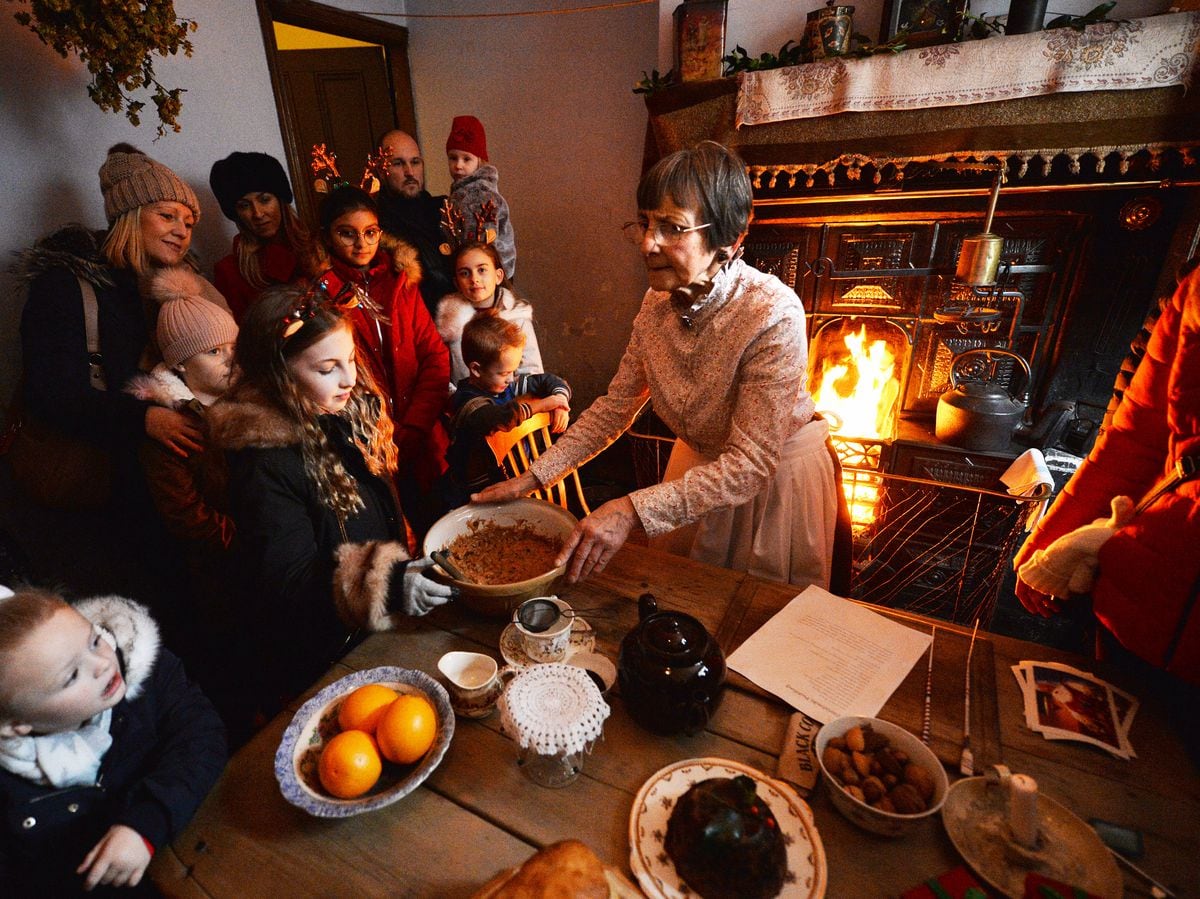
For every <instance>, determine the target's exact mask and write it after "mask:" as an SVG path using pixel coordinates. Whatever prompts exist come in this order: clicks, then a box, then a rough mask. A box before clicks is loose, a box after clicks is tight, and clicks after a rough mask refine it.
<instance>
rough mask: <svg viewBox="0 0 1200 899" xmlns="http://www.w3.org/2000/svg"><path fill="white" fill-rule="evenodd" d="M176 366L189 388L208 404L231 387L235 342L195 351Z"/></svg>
mask: <svg viewBox="0 0 1200 899" xmlns="http://www.w3.org/2000/svg"><path fill="white" fill-rule="evenodd" d="M175 368H176V370H177V371H178V372H179V375H180V377H182V378H183V383H185V384H187V386H188V389H189V390H190V391H192V393H194V394H195V395H196V396H197V398H199V400H200V402H202V403H204V404H205V405H207V404H208V403H210V402H212V401H213V400H215V399H216V398H217V397H219V396H220V395H221V394H223V393H224V392H225V391H226V390H227V389H228V388H229V375H230V374H231V373H232V371H233V344H232V343H223V344H221V345H220V346H215V347H213V348H212V349H211V350H205V351H204V352H203V353H193V354H192V355H191V356H188V358H186V359H184V360H183V361H182V362H180V363H179V365H177V366H175Z"/></svg>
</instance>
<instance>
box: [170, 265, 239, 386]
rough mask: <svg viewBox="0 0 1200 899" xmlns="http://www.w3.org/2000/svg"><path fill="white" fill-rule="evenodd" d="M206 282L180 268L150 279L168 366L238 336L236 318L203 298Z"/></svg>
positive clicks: (228, 341)
mask: <svg viewBox="0 0 1200 899" xmlns="http://www.w3.org/2000/svg"><path fill="white" fill-rule="evenodd" d="M206 286H207V285H206V284H205V283H204V281H203V279H202V278H201V277H200V276H199V275H196V274H194V273H192V272H190V271H188V270H186V269H182V268H176V269H167V270H164V271H163V272H162V273H161V274H159V275H156V276H155V277H154V278H153V279H152V280H151V282H150V291H149V292H150V295H151V296H153V297H154V298H155V299H156V300H158V301H159V302H160V303H162V307H161V308H160V309H159V310H158V330H157V332H156V334H157V337H158V348H159V350H160V351H161V352H162V357H163V362H165V363H166V365H167V367H168V368H174V367H175V366H176V365H178V364H179V363H180V362H185V361H187V360H188V359H190V358H192V356H194V355H196V354H197V353H204V352H207V351H208V350H211V349H212V348H213V347H218V346H221V345H222V344H226V343H234V342H235V341H236V340H237V335H238V326H237V322H235V321H234V320H233V316H232V315H230V314H229V313H228V312H226V311H225V310H224V309H222V308H221V307H220V306H218V305H217V304H216V303H213V302H210V301H209V300H206V299H205V298H204V293H205V290H204V288H205V287H206Z"/></svg>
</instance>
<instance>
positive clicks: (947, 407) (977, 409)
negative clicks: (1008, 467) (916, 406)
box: [934, 348, 1030, 452]
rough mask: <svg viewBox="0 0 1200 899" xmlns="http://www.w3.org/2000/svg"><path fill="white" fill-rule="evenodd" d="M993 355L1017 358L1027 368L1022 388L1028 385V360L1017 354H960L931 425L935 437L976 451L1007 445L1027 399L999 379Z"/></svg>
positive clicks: (980, 351) (986, 351) (977, 351)
mask: <svg viewBox="0 0 1200 899" xmlns="http://www.w3.org/2000/svg"><path fill="white" fill-rule="evenodd" d="M981 357H982V359H983V360H984V361H983V362H982V363H980V362H979V361H978V360H979V359H980V358H981ZM997 357H1000V358H1009V359H1015V360H1016V361H1017V362H1018V363H1020V366H1021V369H1022V371H1024V372H1025V383H1024V384H1023V385H1022V386H1021V390H1022V391H1024V390H1026V389H1028V387H1029V378H1030V372H1029V363H1028V362H1026V361H1025V360H1024V359H1023V358H1022V357H1020V356H1018V355H1017V354H1016V353H1013V352H1010V351H1008V350H994V349H988V348H980V349H973V350H967V351H966V352H964V353H959V354H958V355H957V356H955V357H954V361H953V362H951V363H950V389H949V390H947V391H946V392H945V393H943V394H942V395H941V396H940V397H938V404H937V419H936V422H935V426H934V433H936V434H937V438H938V440H941V441H944V442H945V443H949V444H952V445H953V446H960V447H962V448H963V449H968V450H975V451H977V452H1003V451H1004V450H1006V449H1008V445H1009V442H1010V441H1011V440H1012V436H1013V431H1014V430H1015V429H1016V427H1017V425H1019V424H1020V423H1021V419H1022V418H1023V417H1024V416H1025V406H1026V404H1025V401H1024V399H1023V397H1021V395H1020V394H1017V393H1016V392H1014V391H1012V390H1010V389H1009V388H1006V387H1005V386H1004V385H1003V384H1002V383H1001V382H1000V380H999V379H998V378H997V372H996V369H997V361H998V360H997Z"/></svg>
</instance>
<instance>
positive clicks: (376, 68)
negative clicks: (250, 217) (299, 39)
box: [257, 0, 416, 222]
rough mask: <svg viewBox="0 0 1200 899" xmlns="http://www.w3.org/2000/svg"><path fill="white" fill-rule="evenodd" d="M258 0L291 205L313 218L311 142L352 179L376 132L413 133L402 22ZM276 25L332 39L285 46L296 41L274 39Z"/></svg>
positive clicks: (289, 0)
mask: <svg viewBox="0 0 1200 899" xmlns="http://www.w3.org/2000/svg"><path fill="white" fill-rule="evenodd" d="M257 5H258V14H259V21H260V22H261V24H262V30H263V43H264V45H265V47H266V50H267V65H268V67H269V68H270V72H271V87H272V90H273V91H274V93H275V107H276V110H277V111H278V115H279V126H280V130H281V132H282V134H283V144H284V149H285V151H286V152H287V164H288V169H289V172H290V174H291V179H292V189H293V192H294V193H295V195H296V207H297V209H298V211H299V213H300V215H301V217H302V218H304V219H305V220H306V221H308V222H314V221H315V220H316V208H317V202H318V200H317V194H316V192H315V191H314V190H313V184H312V180H313V179H312V175H311V166H310V160H311V152H312V147H313V145H314V144H321V143H323V144H325V145H326V147H328V148H329V150H331V151H332V152H334V153H336V154H337V157H338V168H339V171H340V173H341V175H342V177H343V178H344V179H345V180H347V181H349V182H350V183H351V184H357V183H358V180H359V177H360V176H361V174H362V170H363V166H364V165H365V163H366V160H367V155H368V154H369V153H372V152H374V150H375V149H376V141H377V140H378V138H379V135H380V134H382V133H383V132H385V131H387V130H389V129H392V128H401V129H403V130H405V131H408V132H409V133H415V132H416V116H415V113H414V108H413V98H412V80H411V77H410V74H409V68H408V29H407V28H403V27H401V26H398V25H390V24H388V23H386V22H380V21H378V20H376V19H370V18H367V17H366V16H360V15H357V14H355V13H349V12H343V11H341V10H337V9H332V8H330V7H327V6H322V5H321V4H319V3H312V2H308V0H257ZM276 24H279V25H280V26H283V27H284V29H287V30H290V31H295V29H303V30H304V31H305V32H306V33H307V34H308V35H309V36H310V37H316V38H321V37H331V38H333V39H332V40H316V41H313V42H311V43H310V45H313V46H319V49H285V47H290V46H296V43H295V42H294V41H292V40H290V39H288V40H284V41H281V40H280V38H279V36H278V35H279V33H280V31H279V30H278V29H277V28H276ZM288 26H291V28H290V29H288ZM314 33H316V34H314ZM281 43H282V44H283V47H281ZM302 45H303V44H302Z"/></svg>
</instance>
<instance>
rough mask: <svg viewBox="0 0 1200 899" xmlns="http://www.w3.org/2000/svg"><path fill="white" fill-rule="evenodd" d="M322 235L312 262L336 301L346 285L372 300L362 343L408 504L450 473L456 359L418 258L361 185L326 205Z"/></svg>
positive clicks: (360, 330)
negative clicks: (387, 227) (449, 406)
mask: <svg viewBox="0 0 1200 899" xmlns="http://www.w3.org/2000/svg"><path fill="white" fill-rule="evenodd" d="M319 218H320V230H319V233H318V235H317V238H318V239H317V241H316V242H315V244H314V255H313V257H312V258H311V259H310V260H309V264H308V268H309V271H310V272H311V273H312V274H313V275H314V276H316V277H319V278H320V279H321V281H322V282H323V283H324V284H325V287H326V290H327V291H328V293H329V294H330V295H331V296H334V295H337V294H338V293H339V292H341V291H342V290H343V289H346V287H347V285H350V286H355V287H359V288H362V290H363V291H364V292H365V294H366V296H367V298H369V302H364V303H362V304H360V305H359V306H358V307H357V308H355V309H353V310H350V311H349V313H348V315H349V318H350V321H351V322H352V324H353V325H354V337H355V342H356V343H357V344H358V346H359V349H360V350H361V351H362V356H363V359H364V361H365V362H366V364H367V366H368V367H369V368H370V372H371V376H372V378H373V379H374V381H375V384H376V385H378V387H379V389H380V390H381V392H382V393H383V396H384V397H385V398H386V399H387V402H388V410H387V411H388V415H389V416H390V417H391V419H392V421H393V422H394V424H395V434H394V439H395V442H396V449H397V451H398V453H399V463H400V472H401V480H400V483H399V487H400V489H401V491H402V495H403V497H404V500H405V503H406V507H407V508H408V511H410V512H411V513H414V514H415V513H416V511H417V510H416V508H415V503H416V502H417V499H418V496H419V494H420V493H421V492H422V491H427V490H428V489H429V487H430V485H432V483H433V481H434V479H435V478H437V476H438V475H440V474H441V473H442V472H443V471H444V470H445V455H446V448H447V447H448V446H449V438H448V436H447V434H446V430H445V427H444V426H443V425H442V423H441V415H442V411H443V409H444V408H445V403H446V385H447V384H448V383H449V380H450V357H449V354H448V353H447V351H446V347H445V344H443V343H442V339H441V338H440V337H439V336H438V333H437V328H435V327H434V324H433V319H432V318H431V317H430V315H429V310H428V309H427V308H426V307H425V303H424V301H423V300H422V299H421V294H420V292H419V291H418V289H417V284H418V283H419V281H420V278H421V271H420V264H419V263H418V261H417V253H416V250H414V249H413V248H412V247H411V246H410V245H408V244H407V243H404V242H403V241H399V240H396V239H395V238H392V237H389V236H387V235H385V234H384V233H383V231H382V229H381V228H380V227H379V214H378V211H377V209H376V206H375V201H374V200H373V199H371V196H370V195H369V194H367V193H366V192H365V191H362V190H359V189H358V188H355V187H339V188H336V189H335V190H333V191H332V192H331V193H329V194H328V195H327V196H326V197H325V199H324V200H322V201H321V208H320V212H319Z"/></svg>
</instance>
